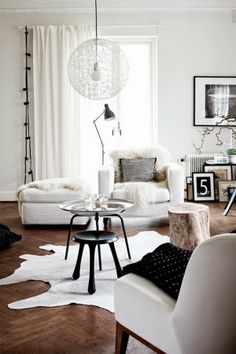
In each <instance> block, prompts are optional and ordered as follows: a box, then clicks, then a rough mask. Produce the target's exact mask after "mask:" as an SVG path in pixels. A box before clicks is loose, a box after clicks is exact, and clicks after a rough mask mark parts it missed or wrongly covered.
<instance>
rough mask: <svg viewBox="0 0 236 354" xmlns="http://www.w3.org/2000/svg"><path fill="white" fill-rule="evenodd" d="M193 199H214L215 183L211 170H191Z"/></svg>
mask: <svg viewBox="0 0 236 354" xmlns="http://www.w3.org/2000/svg"><path fill="white" fill-rule="evenodd" d="M192 176H193V177H192V178H193V200H194V201H196V202H198V201H213V200H215V185H214V173H213V172H193V174H192Z"/></svg>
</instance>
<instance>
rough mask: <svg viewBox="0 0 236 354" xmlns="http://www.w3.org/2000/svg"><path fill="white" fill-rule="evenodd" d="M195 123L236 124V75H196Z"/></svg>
mask: <svg viewBox="0 0 236 354" xmlns="http://www.w3.org/2000/svg"><path fill="white" fill-rule="evenodd" d="M193 86H194V87H193V92H194V104H193V106H194V108H193V115H194V119H193V124H194V125H195V126H204V125H205V126H215V125H217V126H228V127H235V126H236V76H194V83H193Z"/></svg>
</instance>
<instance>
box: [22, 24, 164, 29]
mask: <svg viewBox="0 0 236 354" xmlns="http://www.w3.org/2000/svg"><path fill="white" fill-rule="evenodd" d="M35 26H47V25H35ZM48 26H50V25H48ZM52 26H57V25H52ZM65 26H71V25H65ZM75 26H76V25H75ZM25 27H27V28H28V29H32V28H33V26H32V25H30V26H27V25H26V26H18V29H19V30H21V29H25ZM98 27H100V28H162V27H165V25H160V24H155V25H114V26H113V25H104V26H103V25H100V26H99V25H98Z"/></svg>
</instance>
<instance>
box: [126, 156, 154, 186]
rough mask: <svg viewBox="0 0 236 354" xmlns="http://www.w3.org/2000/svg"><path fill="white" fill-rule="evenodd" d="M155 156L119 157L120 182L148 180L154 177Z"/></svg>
mask: <svg viewBox="0 0 236 354" xmlns="http://www.w3.org/2000/svg"><path fill="white" fill-rule="evenodd" d="M155 163H156V158H155V157H151V158H147V159H120V170H121V181H122V182H149V181H153V180H154V177H155Z"/></svg>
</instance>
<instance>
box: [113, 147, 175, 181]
mask: <svg viewBox="0 0 236 354" xmlns="http://www.w3.org/2000/svg"><path fill="white" fill-rule="evenodd" d="M110 157H111V158H112V160H113V165H114V169H115V182H120V181H121V178H120V176H121V174H120V159H121V158H126V159H137V158H150V157H156V158H157V162H156V165H155V168H156V171H157V172H160V171H161V170H163V168H164V166H165V165H166V164H167V163H168V162H170V161H171V153H170V152H169V151H168V150H167V149H165V148H164V147H162V146H160V145H157V146H150V147H147V148H145V149H119V150H113V151H112V152H111V153H110Z"/></svg>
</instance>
